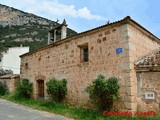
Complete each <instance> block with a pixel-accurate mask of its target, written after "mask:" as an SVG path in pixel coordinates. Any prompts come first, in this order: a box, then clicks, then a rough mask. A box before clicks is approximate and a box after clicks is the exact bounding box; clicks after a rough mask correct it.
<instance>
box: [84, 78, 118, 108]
mask: <svg viewBox="0 0 160 120" xmlns="http://www.w3.org/2000/svg"><path fill="white" fill-rule="evenodd" d="M118 90H119V85H118V79H117V78H116V77H110V78H108V79H106V78H105V77H104V76H103V75H99V76H98V77H97V78H96V79H95V80H94V81H93V83H92V85H90V86H88V87H87V88H86V91H87V92H88V93H89V95H90V98H91V99H92V101H93V103H94V104H95V105H97V107H98V108H99V110H100V111H103V110H108V111H110V110H111V109H112V107H113V102H114V100H116V99H118V98H119V94H118Z"/></svg>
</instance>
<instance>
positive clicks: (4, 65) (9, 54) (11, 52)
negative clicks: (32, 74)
mask: <svg viewBox="0 0 160 120" xmlns="http://www.w3.org/2000/svg"><path fill="white" fill-rule="evenodd" d="M27 52H29V47H12V48H9V49H8V50H7V51H4V52H1V53H0V69H7V70H9V69H10V70H12V71H13V73H14V74H20V57H19V56H20V55H22V54H24V53H27Z"/></svg>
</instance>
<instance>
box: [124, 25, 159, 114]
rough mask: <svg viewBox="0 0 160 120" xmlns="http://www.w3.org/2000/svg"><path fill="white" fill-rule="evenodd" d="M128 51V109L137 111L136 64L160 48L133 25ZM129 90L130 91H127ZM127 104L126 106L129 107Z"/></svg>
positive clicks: (129, 32) (129, 27)
mask: <svg viewBox="0 0 160 120" xmlns="http://www.w3.org/2000/svg"><path fill="white" fill-rule="evenodd" d="M127 29H128V45H129V46H128V50H129V63H128V64H129V71H128V73H129V79H128V80H126V84H125V86H126V91H127V93H126V94H127V95H126V96H127V97H126V98H125V99H126V101H128V102H127V103H129V102H130V103H129V104H128V108H129V107H130V108H132V109H133V111H136V110H137V77H136V71H135V69H134V67H135V66H134V63H135V61H136V60H138V59H139V58H141V57H143V56H145V55H147V54H149V53H151V52H153V51H154V50H156V49H158V48H159V47H160V44H158V43H157V42H156V41H154V40H153V39H152V38H149V37H147V34H148V33H146V34H145V32H144V33H143V31H144V30H142V29H141V30H138V29H136V28H135V27H133V26H132V25H128V28H127ZM127 89H128V90H127ZM127 103H126V105H127Z"/></svg>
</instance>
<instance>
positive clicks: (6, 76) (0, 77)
mask: <svg viewBox="0 0 160 120" xmlns="http://www.w3.org/2000/svg"><path fill="white" fill-rule="evenodd" d="M19 77H20V75H19V74H8V75H3V76H0V79H9V78H19Z"/></svg>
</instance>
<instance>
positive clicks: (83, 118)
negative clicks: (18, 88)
mask: <svg viewBox="0 0 160 120" xmlns="http://www.w3.org/2000/svg"><path fill="white" fill-rule="evenodd" d="M2 98H3V99H6V100H9V101H12V102H15V103H18V104H21V105H24V106H28V107H31V108H34V109H38V110H43V111H47V112H51V113H54V114H60V115H63V116H67V117H69V118H73V119H76V120H144V119H145V120H160V117H159V116H156V117H134V118H132V117H124V116H122V117H117V116H105V117H104V116H102V113H101V112H98V111H93V110H90V109H85V108H76V107H71V106H69V105H67V104H65V103H55V102H47V101H42V100H33V99H26V98H17V97H16V96H15V95H13V94H8V95H5V96H3V97H2Z"/></svg>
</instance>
